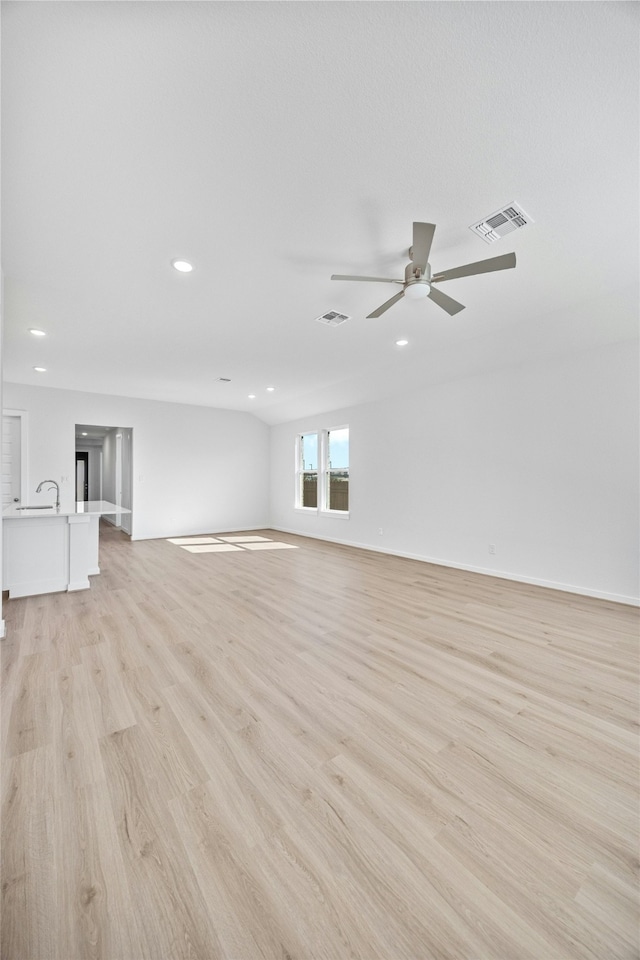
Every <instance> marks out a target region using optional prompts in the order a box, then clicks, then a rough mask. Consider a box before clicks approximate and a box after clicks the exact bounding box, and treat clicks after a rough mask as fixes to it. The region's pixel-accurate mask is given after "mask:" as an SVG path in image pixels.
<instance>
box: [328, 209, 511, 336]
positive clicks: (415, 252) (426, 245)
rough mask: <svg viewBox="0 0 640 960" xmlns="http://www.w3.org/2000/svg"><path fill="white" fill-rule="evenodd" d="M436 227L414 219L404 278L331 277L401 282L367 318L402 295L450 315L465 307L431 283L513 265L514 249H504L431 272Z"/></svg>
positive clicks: (376, 281)
mask: <svg viewBox="0 0 640 960" xmlns="http://www.w3.org/2000/svg"><path fill="white" fill-rule="evenodd" d="M435 230H436V225H435V223H414V224H413V245H412V246H411V247H410V248H409V259H410V261H411V262H410V263H408V264H407V266H406V267H405V270H404V280H390V279H388V278H387V277H352V276H348V275H343V274H340V273H334V274H333V275H332V277H331V279H332V280H365V281H368V282H372V283H399V284H401V286H402V290H401V291H400V293H396V294H395V295H394V296H393V297H391V299H390V300H387V301H386V303H383V304H382V306H380V307H378V309H377V310H374V311H373V313H369V314H367V319H370V318H371V317H379V316H381V315H382V314H383V313H384V312H385V310H388V309H389V307H392V306H393V305H394V303H397V302H398V300H401V299H402V298H403V297H408V298H409V299H411V300H421V299H423V298H425V297H428V299H429V300H433V302H434V303H436V304H437V305H438V306H439V307H442V309H443V310H446V312H447V313H448V314H449V316H451V317H452V316H453V315H454V314H456V313H460V311H461V310H464V304H463V303H458V301H457V300H454V299H453V298H452V297H448V296H447V295H446V293H442V292H441V291H440V290H438V289H437V288H436V287H434V286H433V284H434V283H442V282H443V281H444V280H455V279H457V278H458V277H472V276H473V275H474V274H477V273H491V272H492V271H493V270H508V269H509V268H510V267H515V265H516V255H515V253H505V254H503V256H501V257H491V258H490V259H489V260H479V261H478V262H477V263H466V264H464V266H462V267H454V268H453V269H452V270H440V271H439V272H438V273H435V274H433V276H432V275H431V265H430V264H429V263H428V260H429V252H430V250H431V244H432V242H433V235H434V233H435Z"/></svg>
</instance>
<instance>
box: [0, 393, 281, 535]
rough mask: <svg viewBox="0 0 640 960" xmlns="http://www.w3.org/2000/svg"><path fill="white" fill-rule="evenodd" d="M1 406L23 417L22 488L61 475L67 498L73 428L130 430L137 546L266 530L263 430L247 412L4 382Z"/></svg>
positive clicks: (71, 476)
mask: <svg viewBox="0 0 640 960" xmlns="http://www.w3.org/2000/svg"><path fill="white" fill-rule="evenodd" d="M4 405H5V407H15V408H16V409H22V410H28V411H29V440H28V442H29V474H30V479H29V482H30V485H31V488H32V489H33V491H35V488H36V486H37V484H38V482H39V481H40V480H42V479H44V478H45V477H51V478H53V479H54V480H57V479H59V478H60V477H66V478H67V479H66V480H65V481H64V482H63V484H62V487H61V496H62V497H63V499H66V500H73V498H74V492H75V491H74V479H75V425H76V423H95V424H121V423H122V424H126V425H127V427H131V428H133V489H132V501H133V520H132V524H133V526H132V535H133V538H134V539H136V540H138V539H145V538H152V537H170V536H180V535H184V534H187V535H188V534H192V533H204V532H215V531H218V532H223V531H226V530H242V529H253V528H257V527H264V526H266V525H267V523H268V462H269V442H268V432H269V431H268V427H267V426H266V425H265V424H264V423H262V422H261V421H260V420H258V419H257V418H256V417H254V416H252V415H251V414H245V413H236V412H233V411H228V410H217V409H212V408H209V407H196V406H189V405H186V404H175V403H159V402H156V401H152V400H136V399H132V398H129V397H111V396H104V395H101V394H92V393H80V392H76V391H71V390H53V389H50V388H47V387H30V386H25V385H23V384H16V383H5V385H4ZM106 493H107V491H106V490H103V495H105V496H106ZM33 499H34V500H35V499H37V498H36V495H35V492H34V493H33Z"/></svg>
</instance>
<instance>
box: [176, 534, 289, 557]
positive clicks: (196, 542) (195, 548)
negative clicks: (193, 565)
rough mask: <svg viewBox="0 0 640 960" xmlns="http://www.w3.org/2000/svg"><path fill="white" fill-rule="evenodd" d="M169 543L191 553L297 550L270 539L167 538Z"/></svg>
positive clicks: (252, 537)
mask: <svg viewBox="0 0 640 960" xmlns="http://www.w3.org/2000/svg"><path fill="white" fill-rule="evenodd" d="M167 543H173V544H175V546H177V547H181V549H182V550H188V551H189V553H231V552H237V551H242V550H297V549H298V548H297V547H296V546H295V545H294V544H293V543H283V542H282V541H280V540H269V538H268V537H256V536H246V537H241V536H234V537H167Z"/></svg>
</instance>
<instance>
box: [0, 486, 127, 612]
mask: <svg viewBox="0 0 640 960" xmlns="http://www.w3.org/2000/svg"><path fill="white" fill-rule="evenodd" d="M120 513H131V511H130V510H128V509H127V508H126V507H120V506H118V505H117V504H115V503H110V502H109V501H108V500H89V501H85V502H78V503H71V504H67V505H65V504H63V505H62V506H61V507H59V508H56V507H55V506H52V507H42V506H38V507H29V506H28V505H27V506H26V507H24V506H22V505H20V504H11V505H10V506H8V507H6V508H5V510H4V511H3V514H2V529H3V537H2V553H3V584H2V587H3V590H8V591H9V597H10V598H12V597H31V596H36V595H37V594H40V593H57V592H60V591H61V590H66V591H72V590H88V589H89V587H90V586H91V584H90V582H89V577H90V576H94V575H96V574H98V573H100V566H99V528H100V517H101V516H105V515H111V514H120Z"/></svg>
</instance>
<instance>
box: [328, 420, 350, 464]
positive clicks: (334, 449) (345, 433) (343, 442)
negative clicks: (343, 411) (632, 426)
mask: <svg viewBox="0 0 640 960" xmlns="http://www.w3.org/2000/svg"><path fill="white" fill-rule="evenodd" d="M329 467H330V468H331V469H332V470H335V468H336V467H341V468H343V469H347V470H348V469H349V427H342V428H341V429H340V430H329Z"/></svg>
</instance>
